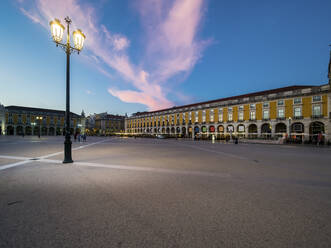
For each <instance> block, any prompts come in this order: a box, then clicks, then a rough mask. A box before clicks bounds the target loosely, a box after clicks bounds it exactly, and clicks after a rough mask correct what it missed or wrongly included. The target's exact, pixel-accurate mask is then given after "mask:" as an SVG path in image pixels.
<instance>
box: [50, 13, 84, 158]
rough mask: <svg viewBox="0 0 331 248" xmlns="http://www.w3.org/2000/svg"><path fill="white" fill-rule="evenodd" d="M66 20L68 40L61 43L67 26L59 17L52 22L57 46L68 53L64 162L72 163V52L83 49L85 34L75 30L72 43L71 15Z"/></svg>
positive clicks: (53, 35) (52, 30)
mask: <svg viewBox="0 0 331 248" xmlns="http://www.w3.org/2000/svg"><path fill="white" fill-rule="evenodd" d="M64 20H65V22H66V23H67V42H66V43H61V41H62V38H63V33H64V29H65V27H64V26H63V25H62V24H61V22H60V21H59V20H58V19H54V21H51V22H50V25H51V32H52V37H53V40H54V42H55V43H56V46H60V47H62V48H63V49H64V51H65V52H66V54H67V76H66V86H67V87H66V114H65V119H66V122H65V141H64V160H63V163H72V162H74V161H73V160H72V158H71V144H72V142H71V136H70V55H71V53H72V52H77V53H78V54H79V52H80V51H81V50H82V49H83V45H84V41H85V38H86V37H85V35H84V34H83V33H82V31H81V30H79V29H78V30H76V31H74V32H73V40H74V45H75V47H72V46H71V45H70V32H69V25H70V24H71V20H70V18H69V17H66V18H65V19H64Z"/></svg>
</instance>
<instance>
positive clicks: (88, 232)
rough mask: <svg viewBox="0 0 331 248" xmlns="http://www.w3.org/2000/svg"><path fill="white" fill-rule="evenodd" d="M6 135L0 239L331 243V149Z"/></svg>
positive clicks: (3, 242) (77, 243) (28, 242)
mask: <svg viewBox="0 0 331 248" xmlns="http://www.w3.org/2000/svg"><path fill="white" fill-rule="evenodd" d="M62 151H63V137H42V138H41V139H38V138H37V137H25V138H22V137H8V136H0V230H1V231H0V247H331V235H330V233H331V180H330V179H331V149H330V148H329V147H307V146H289V145H258V144H238V145H235V144H223V143H215V144H212V143H211V142H210V141H200V142H194V141H191V140H172V139H162V140H159V139H143V138H137V139H134V138H117V137H111V138H109V137H107V138H97V137H88V141H87V142H84V143H75V142H73V160H74V161H75V163H74V164H62V160H63V153H62Z"/></svg>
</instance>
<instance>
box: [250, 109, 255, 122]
mask: <svg viewBox="0 0 331 248" xmlns="http://www.w3.org/2000/svg"><path fill="white" fill-rule="evenodd" d="M249 118H250V120H255V111H251V112H250V114H249Z"/></svg>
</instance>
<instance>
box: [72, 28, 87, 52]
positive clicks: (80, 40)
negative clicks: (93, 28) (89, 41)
mask: <svg viewBox="0 0 331 248" xmlns="http://www.w3.org/2000/svg"><path fill="white" fill-rule="evenodd" d="M73 36H74V44H75V48H76V49H78V50H82V48H83V46H84V41H85V38H86V36H85V34H83V32H82V31H81V30H80V29H77V30H76V31H74V32H73Z"/></svg>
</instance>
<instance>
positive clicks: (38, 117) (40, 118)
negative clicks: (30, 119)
mask: <svg viewBox="0 0 331 248" xmlns="http://www.w3.org/2000/svg"><path fill="white" fill-rule="evenodd" d="M36 119H37V120H39V134H38V137H39V138H40V135H41V120H42V119H43V117H42V116H37V117H36Z"/></svg>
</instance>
